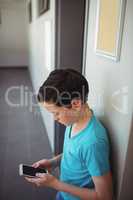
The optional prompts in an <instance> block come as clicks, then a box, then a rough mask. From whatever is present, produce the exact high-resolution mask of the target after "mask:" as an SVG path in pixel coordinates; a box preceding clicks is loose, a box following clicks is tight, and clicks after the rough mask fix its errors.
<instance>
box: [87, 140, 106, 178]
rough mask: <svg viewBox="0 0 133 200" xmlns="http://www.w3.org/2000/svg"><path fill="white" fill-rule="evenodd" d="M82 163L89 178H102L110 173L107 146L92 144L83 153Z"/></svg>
mask: <svg viewBox="0 0 133 200" xmlns="http://www.w3.org/2000/svg"><path fill="white" fill-rule="evenodd" d="M84 162H85V165H86V167H87V169H88V171H89V174H90V175H91V176H102V175H104V174H105V173H107V172H108V171H110V163H109V147H108V146H107V144H105V143H95V144H92V145H91V146H90V147H89V148H88V150H87V151H86V153H85V157H84Z"/></svg>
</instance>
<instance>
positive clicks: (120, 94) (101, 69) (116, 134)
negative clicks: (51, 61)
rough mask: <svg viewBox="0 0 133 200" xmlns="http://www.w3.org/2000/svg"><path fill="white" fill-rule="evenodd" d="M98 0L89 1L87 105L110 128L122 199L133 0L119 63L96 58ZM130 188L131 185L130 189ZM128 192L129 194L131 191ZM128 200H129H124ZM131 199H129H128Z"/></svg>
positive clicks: (132, 102) (131, 99)
mask: <svg viewBox="0 0 133 200" xmlns="http://www.w3.org/2000/svg"><path fill="white" fill-rule="evenodd" d="M96 9H97V0H90V5H89V16H88V22H87V25H88V30H87V31H88V32H87V38H88V39H87V52H86V56H87V57H86V63H85V66H86V69H85V75H86V77H87V79H88V81H89V84H90V96H89V99H88V102H89V104H90V106H91V107H92V108H93V110H94V111H95V113H96V115H97V116H98V117H99V118H100V119H101V120H102V122H103V123H104V124H105V126H106V127H107V128H108V131H109V135H110V138H111V143H112V159H113V162H112V165H113V173H114V185H115V189H116V190H117V199H119V200H121V197H122V196H123V191H124V192H125V195H126V192H127V191H126V189H125V190H123V189H124V186H125V183H127V182H128V178H129V174H131V173H128V172H125V169H126V170H129V172H131V167H130V163H127V165H126V160H127V161H128V162H129V158H131V154H132V152H131V146H130V148H128V143H129V138H130V133H131V122H132V108H133V94H132V91H133V88H132V86H131V85H132V77H131V76H132V74H133V68H132V57H133V56H132V52H133V46H132V44H133V37H132V35H133V23H132V19H133V12H132V10H133V1H132V0H128V1H127V5H126V13H125V21H124V32H123V38H122V49H121V57H120V61H119V62H114V61H111V60H109V59H107V58H104V57H100V56H97V55H96V53H95V51H94V44H95V28H96V14H97V13H96V11H97V10H96ZM123 177H124V178H123ZM129 187H130V186H129ZM129 190H130V192H131V189H130V188H129ZM128 192H129V191H128ZM125 199H126V200H128V198H125ZM130 199H132V198H129V200H130Z"/></svg>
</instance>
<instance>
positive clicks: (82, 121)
mask: <svg viewBox="0 0 133 200" xmlns="http://www.w3.org/2000/svg"><path fill="white" fill-rule="evenodd" d="M91 117H92V111H91V109H90V108H89V106H88V104H85V105H83V107H82V109H81V112H80V116H79V118H78V120H77V122H75V123H74V124H73V125H72V131H71V136H74V135H76V134H78V133H79V132H80V131H81V130H83V129H84V128H85V127H86V126H87V124H88V122H89V121H90V119H91Z"/></svg>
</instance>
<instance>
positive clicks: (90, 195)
mask: <svg viewBox="0 0 133 200" xmlns="http://www.w3.org/2000/svg"><path fill="white" fill-rule="evenodd" d="M54 188H55V189H56V190H59V191H62V192H67V193H70V194H72V195H74V196H78V197H79V198H81V199H82V200H100V199H99V198H98V196H97V193H96V191H95V190H94V189H87V188H80V187H77V186H73V185H70V184H67V183H64V182H61V181H58V182H57V184H56V185H55V187H54Z"/></svg>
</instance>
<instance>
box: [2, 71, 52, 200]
mask: <svg viewBox="0 0 133 200" xmlns="http://www.w3.org/2000/svg"><path fill="white" fill-rule="evenodd" d="M29 91H30V92H29ZM31 91H32V86H31V81H30V77H29V73H28V70H27V69H26V68H20V69H17V68H16V69H15V68H13V69H9V68H8V69H3V68H2V69H0V200H54V197H55V191H54V190H52V189H49V188H36V187H35V186H32V185H31V184H29V183H27V182H26V181H25V180H24V178H23V177H20V176H19V173H18V166H19V164H20V163H24V164H29V165H30V164H32V163H33V162H35V161H38V160H40V159H42V158H50V157H51V155H52V152H51V149H50V144H49V141H48V137H47V134H46V130H45V127H44V125H43V122H42V118H41V115H40V113H39V111H38V108H37V107H36V106H33V107H32V106H31V104H30V103H29V102H30V99H31V98H30V97H31V94H32V93H31ZM34 104H35V101H34Z"/></svg>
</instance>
